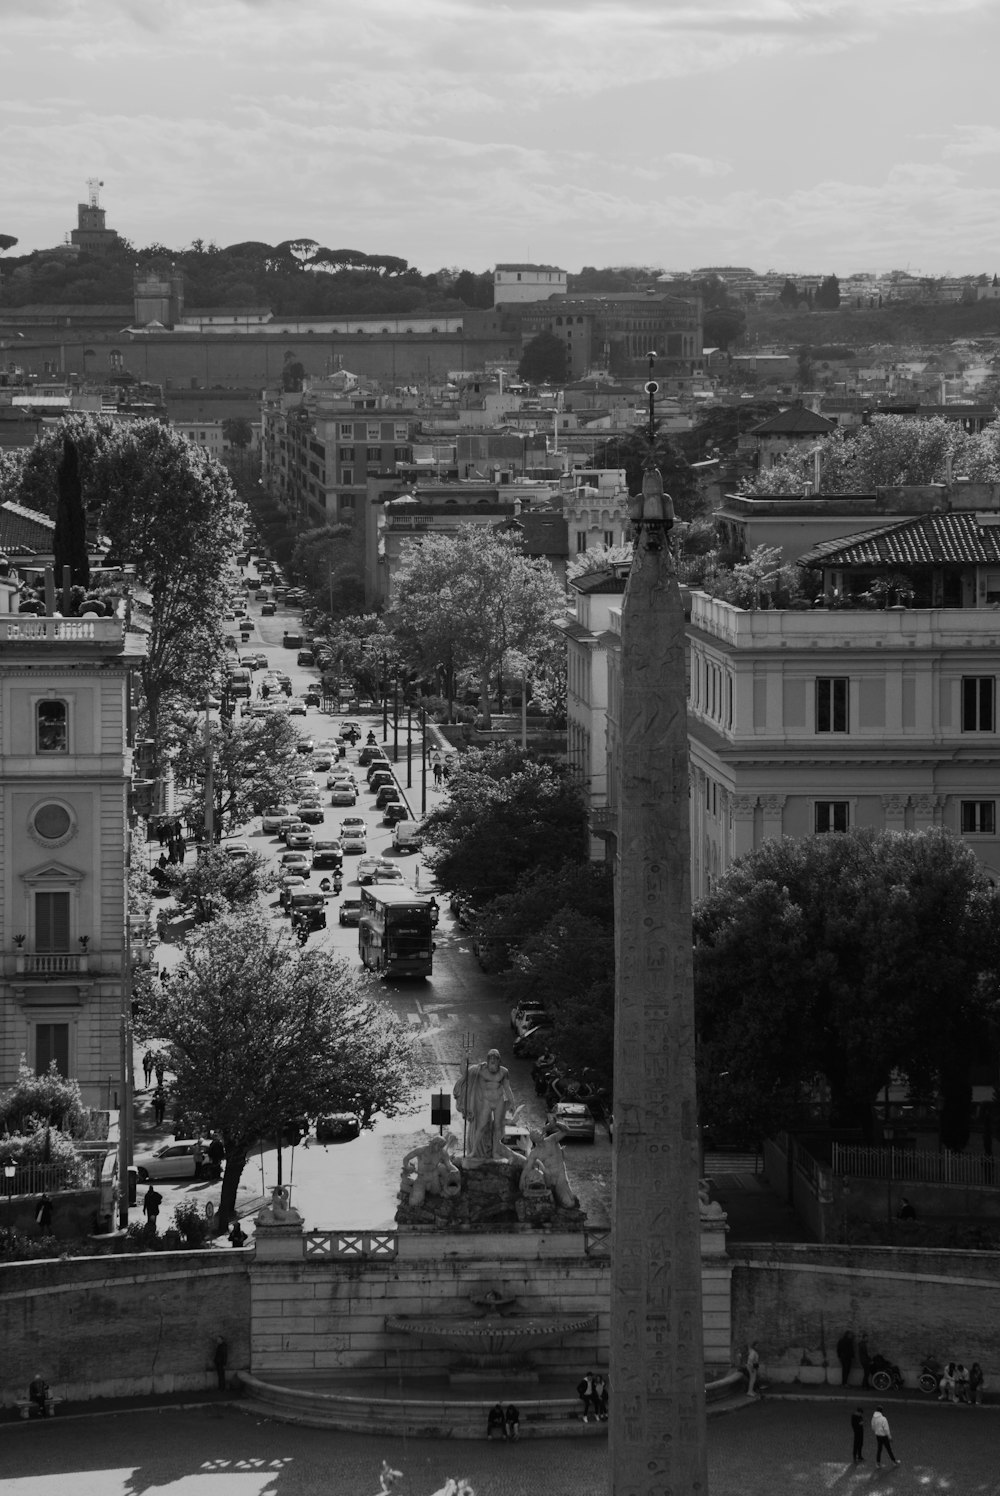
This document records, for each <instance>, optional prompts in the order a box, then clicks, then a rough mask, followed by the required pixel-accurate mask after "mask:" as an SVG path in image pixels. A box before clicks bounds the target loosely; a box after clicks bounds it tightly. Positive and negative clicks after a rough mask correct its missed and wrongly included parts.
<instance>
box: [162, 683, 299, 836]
mask: <svg viewBox="0 0 1000 1496" xmlns="http://www.w3.org/2000/svg"><path fill="white" fill-rule="evenodd" d="M171 736H172V737H173V738H174V741H175V743H176V748H177V753H176V757H175V758H174V773H175V775H176V776H177V778H178V780H179V781H180V782H182V783H189V784H204V782H205V770H206V748H205V733H204V731H203V729H202V728H201V725H200V724H199V723H198V721H197V719H196V717H194V716H193V715H189V716H181V718H180V719H179V721H178V722H177V724H175V726H174V728H173V729H172V732H171ZM208 742H209V745H210V749H211V754H212V783H213V785H214V789H215V807H214V818H215V825H216V829H217V831H218V832H220V833H221V832H224V831H229V832H232V831H235V830H236V829H237V828H238V827H240V826H244V825H245V824H246V822H247V821H249V820H250V819H251V818H252V817H253V816H255V815H261V814H262V813H263V812H264V811H265V810H267V809H268V807H269V806H271V805H280V804H281V803H282V802H283V801H286V800H288V799H290V798H292V796H293V793H294V786H295V775H296V773H297V771H298V767H299V764H300V759H299V755H298V743H299V742H300V738H299V734H298V732H297V731H296V730H295V728H294V727H293V726H292V723H291V722H290V721H289V720H288V718H287V717H286V716H284V715H283V714H282V713H280V712H269V713H268V714H267V716H265V717H243V718H241V719H240V721H238V722H236V721H233V720H229V721H222V722H212V723H211V724H210V727H209V732H208Z"/></svg>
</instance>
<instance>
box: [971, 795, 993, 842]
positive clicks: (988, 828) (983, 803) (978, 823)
mask: <svg viewBox="0 0 1000 1496" xmlns="http://www.w3.org/2000/svg"><path fill="white" fill-rule="evenodd" d="M996 829H997V812H996V801H995V800H963V801H962V832H963V834H964V835H969V834H972V835H974V836H975V835H979V836H992V835H994V833H995V832H996Z"/></svg>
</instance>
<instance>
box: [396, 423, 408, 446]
mask: <svg viewBox="0 0 1000 1496" xmlns="http://www.w3.org/2000/svg"><path fill="white" fill-rule="evenodd" d="M392 436H393V440H394V441H397V442H405V441H409V438H410V428H409V427H408V426H407V424H406V422H405V421H397V422H396V424H395V425H394V426H393V428H392Z"/></svg>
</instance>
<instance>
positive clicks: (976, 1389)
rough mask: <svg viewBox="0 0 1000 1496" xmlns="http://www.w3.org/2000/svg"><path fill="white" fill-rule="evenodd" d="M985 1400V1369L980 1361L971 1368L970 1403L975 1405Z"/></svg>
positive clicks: (974, 1362)
mask: <svg viewBox="0 0 1000 1496" xmlns="http://www.w3.org/2000/svg"><path fill="white" fill-rule="evenodd" d="M982 1400H983V1368H982V1367H981V1366H980V1364H979V1362H978V1361H973V1363H972V1365H971V1366H970V1367H969V1401H970V1402H971V1403H973V1404H976V1403H982Z"/></svg>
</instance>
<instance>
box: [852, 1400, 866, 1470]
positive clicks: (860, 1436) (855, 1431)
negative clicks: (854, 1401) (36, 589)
mask: <svg viewBox="0 0 1000 1496" xmlns="http://www.w3.org/2000/svg"><path fill="white" fill-rule="evenodd" d="M851 1435H852V1437H853V1439H854V1448H853V1450H852V1451H851V1456H852V1458H853V1460H854V1463H855V1464H856V1465H858V1464H863V1463H864V1458H865V1456H864V1447H865V1410H864V1408H862V1407H861V1406H860V1404H859V1406H858V1407H856V1408H855V1409H854V1412H853V1413H852V1414H851Z"/></svg>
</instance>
